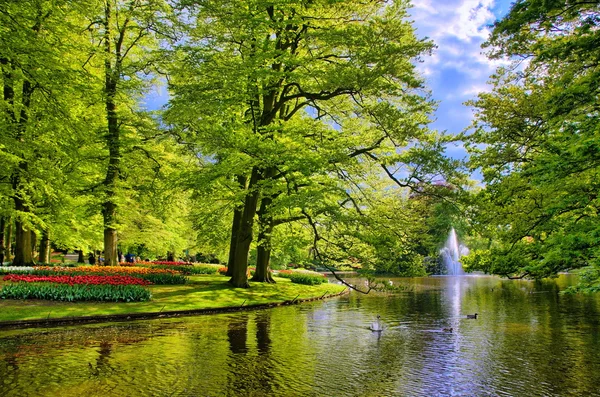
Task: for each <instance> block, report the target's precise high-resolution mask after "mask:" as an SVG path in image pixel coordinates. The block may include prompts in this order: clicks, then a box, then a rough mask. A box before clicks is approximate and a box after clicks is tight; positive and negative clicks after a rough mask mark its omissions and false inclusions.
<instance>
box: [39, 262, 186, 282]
mask: <svg viewBox="0 0 600 397" xmlns="http://www.w3.org/2000/svg"><path fill="white" fill-rule="evenodd" d="M30 273H31V274H33V275H36V276H56V275H85V274H90V275H96V276H108V275H128V276H132V277H136V278H139V279H144V280H148V281H150V282H152V283H153V284H162V285H174V284H185V283H187V278H186V277H185V276H184V275H182V274H181V273H180V272H177V271H175V270H170V269H151V268H146V267H122V266H78V267H73V268H71V267H48V266H36V267H34V269H33V271H32V272H30Z"/></svg>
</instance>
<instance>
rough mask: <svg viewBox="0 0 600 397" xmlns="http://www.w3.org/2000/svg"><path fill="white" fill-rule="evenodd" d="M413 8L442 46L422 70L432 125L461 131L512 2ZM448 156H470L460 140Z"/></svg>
mask: <svg viewBox="0 0 600 397" xmlns="http://www.w3.org/2000/svg"><path fill="white" fill-rule="evenodd" d="M412 2H413V8H412V9H411V10H410V14H411V17H412V20H413V21H414V26H415V27H416V29H417V36H418V37H420V38H424V37H428V38H430V39H432V40H433V41H434V43H435V44H436V46H437V48H436V49H435V51H434V52H433V54H432V56H427V57H424V59H423V63H420V64H419V65H418V70H419V72H420V73H421V75H422V76H424V78H425V80H426V86H427V88H428V89H430V90H431V92H432V95H433V99H434V100H436V101H438V102H439V104H438V109H437V111H436V113H435V115H434V121H433V122H432V123H431V125H430V126H431V128H434V129H437V130H440V131H447V132H448V133H451V134H457V133H460V132H462V131H463V130H464V129H465V128H467V127H468V126H469V125H470V123H471V120H472V116H473V113H472V111H471V109H469V108H468V107H467V106H465V105H463V103H464V102H465V101H467V100H469V99H473V98H475V97H476V95H477V93H479V92H481V91H486V90H489V89H490V87H489V85H488V84H487V81H488V79H489V76H490V75H491V74H492V73H493V72H494V70H495V69H496V68H497V67H498V66H500V64H501V61H492V60H489V59H488V58H487V57H486V56H485V54H484V53H483V51H484V50H483V49H482V48H481V44H482V43H483V42H484V41H485V40H486V38H487V37H488V35H489V33H490V28H489V25H490V24H492V23H493V22H494V21H495V20H497V19H499V18H501V17H502V16H504V15H505V14H506V13H507V12H508V10H509V8H510V0H412ZM145 99H146V100H145V102H146V107H147V108H149V109H158V108H160V107H161V106H163V105H164V104H165V103H166V102H167V100H168V94H167V93H166V88H165V87H164V86H162V87H156V88H155V90H154V91H153V92H151V93H149V94H148V95H147V97H146V98H145ZM447 155H449V156H450V157H453V158H458V159H462V158H464V157H465V156H466V152H465V151H464V149H463V147H462V145H461V144H455V145H451V146H449V147H448V148H447Z"/></svg>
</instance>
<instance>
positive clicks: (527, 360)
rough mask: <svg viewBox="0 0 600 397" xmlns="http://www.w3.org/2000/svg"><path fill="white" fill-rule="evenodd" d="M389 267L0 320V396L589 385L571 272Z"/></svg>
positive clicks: (594, 380)
mask: <svg viewBox="0 0 600 397" xmlns="http://www.w3.org/2000/svg"><path fill="white" fill-rule="evenodd" d="M385 280H386V282H387V280H388V279H387V278H386V279H385ZM390 281H391V282H392V284H393V285H394V286H397V287H399V289H400V291H399V292H395V293H371V294H369V295H362V294H358V293H350V294H347V295H344V296H341V297H339V298H334V299H330V300H326V301H317V302H311V303H304V304H299V305H294V306H286V307H279V308H274V309H268V310H259V311H246V312H239V313H228V314H217V315H206V316H197V317H185V318H171V319H157V320H147V321H136V322H127V323H111V324H95V325H79V326H69V327H60V328H33V329H25V330H23V329H20V330H16V329H13V330H0V396H86V397H92V396H103V397H107V396H238V395H239V396H600V386H599V385H600V295H564V294H560V293H559V291H560V290H562V289H564V288H565V287H566V286H567V285H569V284H570V283H572V282H573V279H572V276H566V275H561V276H560V277H559V278H558V279H555V280H548V281H544V282H532V281H519V280H502V279H500V278H496V277H487V276H464V277H429V278H415V279H401V278H394V279H390ZM353 282H355V283H359V284H361V283H362V281H361V280H353ZM474 313H478V318H477V319H468V318H467V317H466V315H467V314H474ZM377 314H379V315H380V316H381V321H382V323H383V324H384V330H383V332H380V333H379V332H372V331H371V330H370V329H369V326H370V324H371V323H372V322H373V321H375V318H376V316H377ZM444 328H452V331H451V332H449V331H448V330H446V331H444V330H443V329H444Z"/></svg>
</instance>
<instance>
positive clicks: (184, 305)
mask: <svg viewBox="0 0 600 397" xmlns="http://www.w3.org/2000/svg"><path fill="white" fill-rule="evenodd" d="M189 279H190V281H189V282H188V283H187V284H185V285H153V286H150V287H148V288H150V290H151V291H152V300H151V301H149V302H132V303H114V302H54V301H41V300H22V301H21V300H0V321H15V320H33V319H45V318H62V317H78V316H104V315H117V314H130V313H156V312H162V311H164V312H168V311H180V310H195V309H221V308H228V307H237V306H241V305H242V304H243V305H245V306H246V305H255V304H268V303H282V302H285V301H291V300H293V299H295V298H297V299H310V298H318V297H321V296H323V295H324V294H327V295H330V294H338V293H340V292H342V291H343V290H344V287H343V286H341V285H337V284H321V285H313V286H311V285H301V284H293V283H292V282H291V281H290V280H288V279H284V278H275V280H276V281H277V283H276V284H265V283H252V282H251V283H250V285H251V286H250V288H233V287H231V286H230V285H229V284H228V283H227V280H228V279H229V278H228V277H225V276H221V275H199V276H190V277H189ZM3 284H4V282H2V281H0V286H2V285H3Z"/></svg>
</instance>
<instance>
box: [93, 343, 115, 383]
mask: <svg viewBox="0 0 600 397" xmlns="http://www.w3.org/2000/svg"><path fill="white" fill-rule="evenodd" d="M112 349H113V346H112V343H111V342H109V341H106V340H103V341H101V342H100V346H99V349H98V354H99V355H98V358H97V359H96V366H95V367H94V366H92V364H91V363H89V367H90V372H91V374H92V375H94V376H98V375H100V374H101V373H106V372H108V371H109V370H110V371H111V372H112V370H113V367H112V366H111V365H110V363H109V361H110V355H111V353H112Z"/></svg>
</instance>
